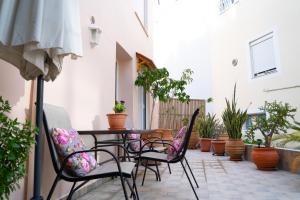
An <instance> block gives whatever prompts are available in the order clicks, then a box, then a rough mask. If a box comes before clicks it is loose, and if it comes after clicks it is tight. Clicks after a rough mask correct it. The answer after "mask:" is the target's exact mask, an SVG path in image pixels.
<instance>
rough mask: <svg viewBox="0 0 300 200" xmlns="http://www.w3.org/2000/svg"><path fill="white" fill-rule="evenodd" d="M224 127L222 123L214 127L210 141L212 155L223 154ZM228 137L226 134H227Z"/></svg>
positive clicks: (224, 141) (224, 142)
mask: <svg viewBox="0 0 300 200" xmlns="http://www.w3.org/2000/svg"><path fill="white" fill-rule="evenodd" d="M224 133H225V127H224V125H223V124H221V123H218V124H216V127H215V134H214V136H213V137H214V138H216V139H214V140H212V141H211V145H212V150H213V155H216V156H224V154H225V144H226V140H225V138H224ZM226 135H227V134H226ZM227 137H228V135H227Z"/></svg>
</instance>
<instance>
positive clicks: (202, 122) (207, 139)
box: [197, 113, 218, 152]
mask: <svg viewBox="0 0 300 200" xmlns="http://www.w3.org/2000/svg"><path fill="white" fill-rule="evenodd" d="M217 123H218V120H217V119H216V115H211V114H210V113H208V115H207V116H206V117H200V118H198V123H197V125H198V132H199V136H200V149H201V151H202V152H208V151H210V147H211V138H212V136H213V134H214V132H215V128H216V124H217Z"/></svg>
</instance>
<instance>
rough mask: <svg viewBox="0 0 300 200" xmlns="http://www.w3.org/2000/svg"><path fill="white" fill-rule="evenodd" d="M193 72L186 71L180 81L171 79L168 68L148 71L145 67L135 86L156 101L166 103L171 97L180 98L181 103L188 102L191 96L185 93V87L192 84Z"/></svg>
mask: <svg viewBox="0 0 300 200" xmlns="http://www.w3.org/2000/svg"><path fill="white" fill-rule="evenodd" d="M192 74H193V71H192V70H191V69H186V70H184V71H183V73H182V76H181V78H180V79H179V80H175V79H172V78H170V77H169V72H168V70H167V69H166V68H161V69H158V68H157V69H148V68H147V67H144V68H143V70H142V71H141V72H140V73H139V74H138V76H137V78H136V80H135V85H136V86H140V87H143V88H144V90H145V91H146V92H148V93H149V94H150V95H151V96H152V97H153V98H154V99H157V98H158V100H159V101H162V102H166V101H167V100H169V99H170V98H171V97H176V98H178V100H179V101H181V102H187V101H189V99H190V96H189V95H188V94H186V93H185V87H186V86H187V85H188V84H189V83H191V82H192V80H193V79H192V78H191V75H192Z"/></svg>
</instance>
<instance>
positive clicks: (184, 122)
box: [182, 117, 190, 126]
mask: <svg viewBox="0 0 300 200" xmlns="http://www.w3.org/2000/svg"><path fill="white" fill-rule="evenodd" d="M189 121H190V120H189V118H188V117H184V118H183V119H182V124H183V126H187V125H188V124H189Z"/></svg>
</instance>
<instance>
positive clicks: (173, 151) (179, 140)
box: [167, 126, 186, 161]
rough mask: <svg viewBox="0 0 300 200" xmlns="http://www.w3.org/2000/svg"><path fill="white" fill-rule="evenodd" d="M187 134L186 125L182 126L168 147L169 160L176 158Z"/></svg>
mask: <svg viewBox="0 0 300 200" xmlns="http://www.w3.org/2000/svg"><path fill="white" fill-rule="evenodd" d="M185 134H186V127H185V126H184V127H182V128H181V129H180V130H179V131H178V133H177V135H176V136H175V138H174V140H173V142H172V145H170V146H169V148H168V156H167V158H168V160H169V161H170V160H173V159H174V158H176V156H177V155H178V153H179V152H178V151H179V150H180V149H181V147H182V145H183V140H184V136H185Z"/></svg>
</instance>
